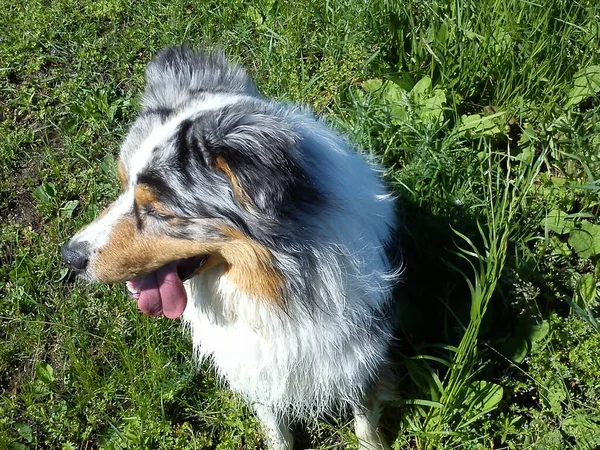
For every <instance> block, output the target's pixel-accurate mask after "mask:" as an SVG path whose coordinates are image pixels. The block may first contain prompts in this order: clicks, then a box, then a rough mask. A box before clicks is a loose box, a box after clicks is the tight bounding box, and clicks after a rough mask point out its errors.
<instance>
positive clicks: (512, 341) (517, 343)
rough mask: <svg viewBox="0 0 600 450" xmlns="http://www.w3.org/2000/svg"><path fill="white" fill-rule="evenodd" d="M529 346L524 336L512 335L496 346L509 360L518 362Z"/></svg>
mask: <svg viewBox="0 0 600 450" xmlns="http://www.w3.org/2000/svg"><path fill="white" fill-rule="evenodd" d="M530 348H531V345H530V343H529V341H528V339H527V338H526V337H525V336H512V337H509V338H508V339H507V340H506V341H504V342H503V343H502V344H500V345H499V346H498V351H499V352H500V353H502V354H503V355H504V356H506V357H507V358H508V359H510V360H511V361H513V362H515V363H517V364H520V363H522V362H523V360H524V359H525V357H526V356H527V353H529V350H530Z"/></svg>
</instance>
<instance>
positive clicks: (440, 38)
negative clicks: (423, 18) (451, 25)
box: [435, 22, 448, 47]
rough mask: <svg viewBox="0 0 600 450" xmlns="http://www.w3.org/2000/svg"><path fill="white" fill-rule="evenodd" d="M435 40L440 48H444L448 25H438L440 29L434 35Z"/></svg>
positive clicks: (445, 23) (444, 23)
mask: <svg viewBox="0 0 600 450" xmlns="http://www.w3.org/2000/svg"><path fill="white" fill-rule="evenodd" d="M435 40H436V42H437V44H438V45H439V46H440V47H445V46H446V41H447V40H448V23H447V22H442V23H441V25H440V29H439V30H438V32H437V33H436V35H435Z"/></svg>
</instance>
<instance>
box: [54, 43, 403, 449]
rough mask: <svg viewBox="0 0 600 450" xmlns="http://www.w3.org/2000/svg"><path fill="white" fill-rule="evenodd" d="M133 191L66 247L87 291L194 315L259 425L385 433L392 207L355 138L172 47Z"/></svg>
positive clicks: (275, 434)
mask: <svg viewBox="0 0 600 450" xmlns="http://www.w3.org/2000/svg"><path fill="white" fill-rule="evenodd" d="M118 175H119V178H120V182H121V187H122V192H121V193H120V195H119V197H118V198H117V199H116V201H115V202H114V203H112V204H111V205H110V206H109V207H108V208H106V210H105V211H104V212H103V213H102V214H101V215H100V216H99V217H98V218H97V219H96V220H94V221H93V222H91V223H90V224H89V225H87V226H85V227H84V228H82V229H81V230H80V231H79V232H77V233H76V234H75V235H74V236H73V238H72V239H71V240H70V241H69V242H68V244H67V245H65V246H64V247H63V249H62V256H63V259H64V261H65V262H66V263H67V264H68V265H69V266H71V268H72V269H73V270H74V271H76V272H78V273H79V275H80V276H81V277H82V278H84V279H85V280H87V281H90V282H104V283H121V282H125V283H126V285H127V289H128V291H129V293H130V295H131V296H132V297H133V298H134V299H135V300H136V301H137V306H138V307H139V309H140V310H141V311H143V312H144V313H146V314H149V315H153V316H159V315H164V316H166V317H168V318H170V319H175V318H179V317H181V320H182V322H183V324H184V325H185V326H186V327H187V328H189V330H190V333H191V338H192V340H193V346H194V351H195V354H196V356H197V357H198V359H199V360H203V359H205V358H207V359H210V360H211V361H212V363H213V365H214V367H215V369H216V371H217V372H218V374H219V376H220V377H221V378H222V379H223V380H224V381H225V382H226V383H227V385H228V386H229V387H230V388H231V389H232V390H234V391H235V392H237V393H238V394H239V395H240V396H241V397H243V398H244V399H245V400H246V401H247V402H248V404H249V405H250V406H251V407H252V408H253V410H254V412H255V414H256V416H257V417H258V419H259V420H260V422H261V424H262V426H263V429H264V432H265V436H266V439H267V444H268V446H269V448H270V449H272V450H284V449H286V450H290V449H292V447H293V437H292V434H291V432H290V429H289V426H290V423H291V422H293V421H294V420H296V419H301V420H306V419H313V418H317V417H320V416H322V415H324V414H325V415H327V414H335V413H336V411H339V410H340V409H348V410H349V411H352V412H353V414H354V417H355V432H356V435H357V438H358V441H359V447H360V449H364V450H366V449H369V450H373V449H382V448H387V447H386V444H385V442H384V440H383V438H382V436H381V433H380V429H379V416H380V411H381V400H380V397H382V392H383V390H384V388H383V386H384V385H385V383H384V381H383V380H384V378H385V377H386V376H387V375H386V374H385V373H384V372H386V371H387V369H386V367H388V362H389V351H390V346H391V342H392V339H393V334H394V326H395V322H394V313H393V311H394V307H393V302H392V289H393V287H394V285H395V284H396V282H397V279H398V269H397V265H398V264H397V263H395V262H394V261H395V260H394V258H392V256H391V254H392V253H391V250H393V249H391V247H393V244H392V243H393V238H394V235H395V233H396V230H397V219H396V205H395V203H396V202H395V199H394V197H393V196H392V195H391V193H390V191H389V189H388V188H387V187H386V185H385V184H384V182H383V181H382V179H381V170H380V169H379V168H378V167H377V166H376V165H374V164H372V163H368V162H367V161H366V160H365V159H364V158H363V157H361V156H360V155H359V154H358V153H357V152H356V151H355V149H354V148H353V146H352V145H351V144H350V143H349V142H348V141H347V140H346V139H344V138H343V137H342V136H340V135H339V134H337V133H336V132H334V131H332V129H330V128H329V127H328V126H327V125H326V124H324V122H323V121H321V120H319V119H317V118H316V117H315V116H314V115H313V114H312V113H311V112H310V111H308V110H307V109H305V108H301V107H297V106H293V105H290V104H285V103H281V102H276V101H273V100H269V99H266V98H265V97H263V96H262V95H261V94H260V93H259V92H258V90H257V89H256V87H255V85H254V83H253V82H252V80H251V79H250V77H249V76H248V75H247V73H246V72H245V70H244V69H243V68H242V67H239V66H237V65H234V64H231V63H229V62H228V61H227V59H226V58H225V56H224V54H223V52H222V51H219V50H206V49H203V50H201V51H194V50H192V49H191V48H189V47H186V46H183V47H174V48H169V49H166V50H163V51H161V52H159V53H158V55H157V56H156V57H155V58H154V59H153V60H152V61H151V62H150V63H149V65H148V66H147V68H146V86H145V90H144V93H143V97H142V107H141V112H140V114H139V116H138V117H137V119H136V120H135V122H134V123H133V125H132V126H131V128H130V130H129V132H128V134H127V136H126V138H125V140H124V142H123V144H122V146H121V151H120V156H119V162H118Z"/></svg>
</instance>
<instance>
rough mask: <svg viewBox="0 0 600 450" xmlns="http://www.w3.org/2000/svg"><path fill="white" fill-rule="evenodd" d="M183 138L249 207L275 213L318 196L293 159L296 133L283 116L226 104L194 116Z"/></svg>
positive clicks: (296, 147) (296, 154)
mask: <svg viewBox="0 0 600 450" xmlns="http://www.w3.org/2000/svg"><path fill="white" fill-rule="evenodd" d="M188 139H192V140H193V141H192V142H190V143H189V145H190V147H192V148H197V149H199V150H200V152H201V153H202V158H203V160H204V162H205V164H206V165H207V166H208V167H211V168H212V169H214V170H216V171H219V172H220V173H222V174H223V175H224V176H225V177H226V178H227V179H228V182H229V183H230V185H231V189H232V192H233V195H234V196H235V198H236V200H237V202H238V203H239V204H240V205H241V206H242V207H244V208H245V209H247V210H249V211H252V212H258V213H260V214H261V215H265V216H267V217H277V216H281V215H284V214H286V212H287V211H289V210H290V209H291V208H293V207H298V206H299V204H298V203H299V202H303V203H306V202H314V201H316V200H317V198H318V196H319V194H318V193H317V192H316V190H315V188H314V187H313V186H312V183H310V181H309V179H308V177H307V174H306V172H305V170H304V169H303V168H302V167H301V166H300V164H299V163H298V162H297V157H298V154H299V147H300V145H301V139H300V136H299V135H298V133H297V131H295V130H294V129H293V127H292V126H290V125H289V124H288V123H287V122H286V121H285V120H283V119H282V118H279V117H277V116H275V115H271V114H268V113H265V112H257V111H252V107H244V106H240V105H237V106H232V107H225V108H223V109H222V110H220V111H219V112H215V113H214V114H207V115H204V116H202V117H200V118H198V119H197V120H195V121H194V124H193V126H192V128H191V130H190V133H189V134H188Z"/></svg>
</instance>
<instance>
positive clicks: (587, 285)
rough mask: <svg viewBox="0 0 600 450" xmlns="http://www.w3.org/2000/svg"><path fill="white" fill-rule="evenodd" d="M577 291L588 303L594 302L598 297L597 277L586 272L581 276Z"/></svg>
mask: <svg viewBox="0 0 600 450" xmlns="http://www.w3.org/2000/svg"><path fill="white" fill-rule="evenodd" d="M577 292H578V293H579V295H580V296H581V298H582V299H583V301H584V302H585V304H586V305H589V304H590V303H593V302H594V300H595V299H596V279H595V278H594V276H593V275H592V274H590V273H586V274H583V275H582V276H581V278H579V281H578V282H577Z"/></svg>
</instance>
